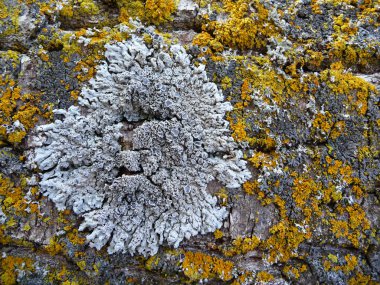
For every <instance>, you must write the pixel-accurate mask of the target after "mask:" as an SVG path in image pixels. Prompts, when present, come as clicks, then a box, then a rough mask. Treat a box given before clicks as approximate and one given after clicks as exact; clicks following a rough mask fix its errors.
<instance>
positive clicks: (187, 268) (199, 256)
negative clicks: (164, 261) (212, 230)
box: [182, 251, 234, 281]
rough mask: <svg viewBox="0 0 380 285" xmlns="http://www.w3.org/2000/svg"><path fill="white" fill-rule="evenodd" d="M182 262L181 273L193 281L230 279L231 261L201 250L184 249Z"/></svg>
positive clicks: (232, 266) (232, 265)
mask: <svg viewBox="0 0 380 285" xmlns="http://www.w3.org/2000/svg"><path fill="white" fill-rule="evenodd" d="M184 255H185V258H184V260H183V262H182V268H183V273H184V274H185V275H186V276H187V277H188V278H189V279H190V280H193V281H196V280H201V279H206V278H207V279H213V278H217V279H220V280H222V281H229V280H231V279H232V277H233V276H232V271H233V268H234V264H233V262H231V261H228V260H223V259H221V258H218V257H215V256H211V255H207V254H204V253H201V252H191V251H186V252H185V253H184Z"/></svg>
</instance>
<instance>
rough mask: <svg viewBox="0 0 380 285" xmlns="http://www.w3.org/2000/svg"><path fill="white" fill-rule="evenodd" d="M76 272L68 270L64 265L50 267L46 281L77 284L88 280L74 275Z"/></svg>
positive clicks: (65, 284)
mask: <svg viewBox="0 0 380 285" xmlns="http://www.w3.org/2000/svg"><path fill="white" fill-rule="evenodd" d="M75 275H77V274H76V272H71V271H69V270H68V269H67V268H66V266H63V267H61V268H51V269H50V271H49V274H48V281H49V283H50V284H56V283H58V284H62V285H79V284H87V283H88V280H81V279H78V278H76V277H75Z"/></svg>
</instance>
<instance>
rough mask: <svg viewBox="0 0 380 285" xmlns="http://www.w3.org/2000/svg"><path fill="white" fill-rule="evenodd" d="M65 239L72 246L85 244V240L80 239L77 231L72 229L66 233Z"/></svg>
mask: <svg viewBox="0 0 380 285" xmlns="http://www.w3.org/2000/svg"><path fill="white" fill-rule="evenodd" d="M67 238H68V239H69V241H70V242H71V243H72V244H73V245H82V244H84V243H85V242H86V238H85V237H81V236H80V235H79V232H78V230H77V229H73V230H72V231H70V232H69V233H67Z"/></svg>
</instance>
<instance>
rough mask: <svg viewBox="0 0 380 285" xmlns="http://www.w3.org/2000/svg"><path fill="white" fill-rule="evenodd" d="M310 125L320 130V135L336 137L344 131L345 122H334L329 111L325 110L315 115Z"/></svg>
mask: <svg viewBox="0 0 380 285" xmlns="http://www.w3.org/2000/svg"><path fill="white" fill-rule="evenodd" d="M312 126H313V127H314V128H315V129H317V130H318V131H320V132H321V134H322V135H324V136H326V137H330V138H332V139H336V138H338V137H339V136H340V135H341V134H342V132H343V131H344V128H345V122H344V121H339V122H334V121H333V116H332V114H331V113H330V112H329V111H325V112H323V113H318V114H316V115H315V118H314V121H313V122H312Z"/></svg>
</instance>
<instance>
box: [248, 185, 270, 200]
mask: <svg viewBox="0 0 380 285" xmlns="http://www.w3.org/2000/svg"><path fill="white" fill-rule="evenodd" d="M243 189H244V191H245V193H247V194H248V195H254V194H257V196H258V198H259V200H261V199H263V198H264V197H265V194H264V192H262V191H260V188H259V182H258V181H247V182H244V184H243Z"/></svg>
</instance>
